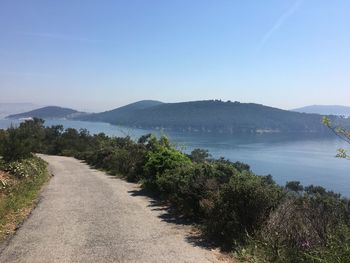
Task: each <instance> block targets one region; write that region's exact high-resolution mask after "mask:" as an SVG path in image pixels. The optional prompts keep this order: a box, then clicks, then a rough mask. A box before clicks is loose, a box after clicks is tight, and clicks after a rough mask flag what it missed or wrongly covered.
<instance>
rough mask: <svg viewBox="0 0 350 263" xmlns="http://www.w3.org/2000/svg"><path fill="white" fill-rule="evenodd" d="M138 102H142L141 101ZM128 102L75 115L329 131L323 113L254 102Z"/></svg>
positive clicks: (219, 128)
mask: <svg viewBox="0 0 350 263" xmlns="http://www.w3.org/2000/svg"><path fill="white" fill-rule="evenodd" d="M139 103H141V104H140V105H143V103H142V102H139ZM140 105H138V103H134V104H130V105H127V106H124V107H121V108H117V109H115V110H112V111H107V112H103V113H98V114H92V115H86V116H83V117H81V118H80V117H78V119H80V120H87V121H103V122H108V123H111V124H116V125H127V126H132V127H138V128H151V129H159V128H162V129H165V130H173V131H189V132H219V133H242V132H244V133H272V132H328V130H327V128H325V127H324V126H323V125H322V123H321V120H322V116H321V115H318V114H306V113H298V112H292V111H286V110H281V109H277V108H272V107H267V106H264V105H260V104H253V103H239V102H230V101H228V102H223V101H219V100H208V101H193V102H181V103H160V102H157V103H154V105H152V103H150V104H148V105H144V106H142V107H141V106H140ZM331 119H332V121H333V122H334V123H341V124H342V125H343V126H345V127H349V126H350V119H341V118H336V117H334V116H333V117H331Z"/></svg>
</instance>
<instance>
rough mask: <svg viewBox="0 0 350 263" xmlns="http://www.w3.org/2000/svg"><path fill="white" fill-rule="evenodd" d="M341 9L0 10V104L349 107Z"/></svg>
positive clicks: (160, 6) (137, 5)
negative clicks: (215, 101)
mask: <svg viewBox="0 0 350 263" xmlns="http://www.w3.org/2000/svg"><path fill="white" fill-rule="evenodd" d="M349 10H350V2H348V1H345V0H340V1H336V2H328V1H316V0H286V1H278V0H271V1H269V2H268V3H267V2H265V1H264V2H262V1H252V2H249V3H248V2H246V1H235V2H233V1H222V2H220V3H218V2H213V1H203V0H201V1H199V0H194V1H184V0H181V1H176V2H174V1H173V2H169V1H159V0H158V1H152V2H147V3H146V2H144V1H139V0H135V1H127V2H126V1H107V2H104V3H103V4H101V3H100V2H86V1H74V2H71V1H59V2H55V3H52V2H47V1H28V2H22V3H19V2H16V1H5V2H4V3H3V4H2V8H1V10H0V22H1V25H2V26H1V27H0V37H1V41H0V78H1V84H0V92H1V98H0V100H1V101H2V102H13V103H19V102H30V103H34V104H36V105H58V106H62V107H71V108H77V109H79V110H85V111H102V110H108V109H113V108H116V107H119V106H123V105H126V104H128V103H132V102H135V101H139V100H143V99H150V98H151V99H154V100H160V101H163V102H180V101H194V100H206V99H222V100H224V101H227V100H231V101H240V102H253V103H259V104H264V105H268V106H272V107H277V108H282V109H294V108H299V107H304V106H307V105H315V104H317V105H349V97H350V75H349V74H348V69H349V68H350V49H349V46H350V35H349V34H348V29H349V25H350V16H348V13H349Z"/></svg>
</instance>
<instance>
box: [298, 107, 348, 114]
mask: <svg viewBox="0 0 350 263" xmlns="http://www.w3.org/2000/svg"><path fill="white" fill-rule="evenodd" d="M293 111H297V112H304V113H317V114H321V115H344V116H350V107H347V106H340V105H312V106H306V107H302V108H298V109H294V110H293Z"/></svg>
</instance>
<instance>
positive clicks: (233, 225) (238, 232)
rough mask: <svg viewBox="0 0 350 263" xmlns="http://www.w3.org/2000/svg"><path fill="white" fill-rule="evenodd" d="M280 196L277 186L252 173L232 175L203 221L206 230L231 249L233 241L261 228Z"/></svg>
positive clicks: (241, 240)
mask: <svg viewBox="0 0 350 263" xmlns="http://www.w3.org/2000/svg"><path fill="white" fill-rule="evenodd" d="M282 195H283V193H282V191H281V189H280V187H278V186H276V185H274V184H268V183H266V181H264V180H263V178H260V177H257V176H254V175H251V174H247V175H241V176H234V177H232V178H231V179H230V182H229V183H228V184H226V185H225V186H224V187H223V188H222V189H221V190H220V193H219V196H218V199H217V200H216V201H215V204H214V206H213V209H212V211H211V213H210V216H209V217H208V219H207V220H206V222H205V227H206V231H207V233H208V234H209V235H210V236H212V237H214V238H216V239H217V240H219V241H220V242H222V243H224V244H225V245H226V246H228V247H233V246H234V244H235V242H236V241H239V242H243V241H244V240H245V239H246V237H247V234H249V235H253V234H254V233H255V232H256V231H258V230H259V229H260V227H261V226H262V224H263V223H264V221H265V220H266V219H267V217H268V216H269V213H270V212H271V211H272V210H273V209H274V208H275V207H277V205H278V204H279V202H280V200H281V197H282Z"/></svg>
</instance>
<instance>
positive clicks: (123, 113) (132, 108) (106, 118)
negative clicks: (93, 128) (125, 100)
mask: <svg viewBox="0 0 350 263" xmlns="http://www.w3.org/2000/svg"><path fill="white" fill-rule="evenodd" d="M161 104H163V102H160V101H156V100H141V101H138V102H134V103H131V104H128V105H126V106H122V107H119V108H117V109H114V110H109V111H105V112H101V113H93V114H87V115H85V116H79V117H77V118H78V119H79V120H87V121H101V122H109V123H115V121H116V120H117V119H122V118H123V119H125V118H128V117H132V116H131V115H133V114H134V113H136V112H137V111H142V110H145V109H147V108H150V107H154V106H158V105H161Z"/></svg>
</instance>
